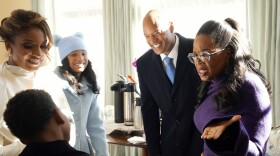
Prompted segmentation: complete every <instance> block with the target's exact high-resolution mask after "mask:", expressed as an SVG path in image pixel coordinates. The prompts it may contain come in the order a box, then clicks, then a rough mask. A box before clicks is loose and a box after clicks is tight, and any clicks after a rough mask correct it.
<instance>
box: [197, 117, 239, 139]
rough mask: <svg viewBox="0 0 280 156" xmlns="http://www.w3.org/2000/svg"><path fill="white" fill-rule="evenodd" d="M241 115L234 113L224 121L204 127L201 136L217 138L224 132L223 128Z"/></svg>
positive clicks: (203, 137)
mask: <svg viewBox="0 0 280 156" xmlns="http://www.w3.org/2000/svg"><path fill="white" fill-rule="evenodd" d="M240 118H241V115H235V116H233V117H232V118H231V119H229V120H226V121H221V122H218V123H214V124H212V125H209V126H208V127H206V128H205V129H204V131H203V133H202V135H201V138H202V139H204V140H210V139H213V140H217V139H218V138H219V137H220V136H221V135H222V134H223V132H224V130H225V129H226V128H227V127H228V126H229V125H231V124H232V123H234V122H236V121H239V120H240Z"/></svg>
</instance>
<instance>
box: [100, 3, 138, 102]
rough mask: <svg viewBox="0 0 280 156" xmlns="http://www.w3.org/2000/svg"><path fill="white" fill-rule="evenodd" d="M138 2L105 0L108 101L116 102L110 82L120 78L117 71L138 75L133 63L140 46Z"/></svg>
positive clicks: (106, 93)
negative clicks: (136, 33) (138, 39)
mask: <svg viewBox="0 0 280 156" xmlns="http://www.w3.org/2000/svg"><path fill="white" fill-rule="evenodd" d="M136 6H137V5H136V1H135V0H129V1H127V0H116V1H115V0H113V1H112V0H104V1H103V24H104V43H105V47H104V48H105V67H104V68H105V103H106V105H113V104H114V102H113V98H114V97H113V92H112V91H111V90H110V86H111V85H112V84H113V83H114V82H116V81H117V80H121V79H120V77H119V76H118V74H121V75H123V76H124V77H126V78H127V76H128V75H132V76H134V77H135V75H134V72H133V71H132V70H133V68H132V65H131V63H132V61H133V55H132V54H133V51H135V49H136V48H135V47H137V46H135V45H134V44H135V43H136V42H135V37H134V36H135V30H136V28H135V27H136V26H137V21H136V20H138V17H137V16H138V14H137V8H135V7H136ZM128 81H129V79H128Z"/></svg>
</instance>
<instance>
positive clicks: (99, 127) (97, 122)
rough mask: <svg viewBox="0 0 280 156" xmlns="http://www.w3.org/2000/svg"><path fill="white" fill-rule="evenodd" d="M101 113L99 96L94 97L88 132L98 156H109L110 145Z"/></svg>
mask: <svg viewBox="0 0 280 156" xmlns="http://www.w3.org/2000/svg"><path fill="white" fill-rule="evenodd" d="M100 111H101V110H100V105H99V104H98V103H97V95H94V99H93V100H92V103H91V107H90V110H89V116H88V122H87V132H88V135H89V136H90V140H91V142H92V145H93V147H94V149H95V151H96V156H109V150H108V143H107V141H106V134H105V129H104V125H103V120H102V117H101V112H100Z"/></svg>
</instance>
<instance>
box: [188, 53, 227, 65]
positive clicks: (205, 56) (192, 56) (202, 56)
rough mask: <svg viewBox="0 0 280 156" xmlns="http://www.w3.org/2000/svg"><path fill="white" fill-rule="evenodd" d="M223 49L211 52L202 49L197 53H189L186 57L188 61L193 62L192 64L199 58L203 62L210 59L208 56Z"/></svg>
mask: <svg viewBox="0 0 280 156" xmlns="http://www.w3.org/2000/svg"><path fill="white" fill-rule="evenodd" d="M223 50H224V49H222V50H219V51H216V52H213V53H210V52H208V51H202V52H200V54H199V55H198V54H195V53H189V54H188V58H189V60H190V62H191V63H193V64H194V62H195V61H196V60H197V59H199V60H200V61H201V62H204V63H205V62H209V61H210V58H211V56H212V55H215V54H218V53H219V52H222V51H223Z"/></svg>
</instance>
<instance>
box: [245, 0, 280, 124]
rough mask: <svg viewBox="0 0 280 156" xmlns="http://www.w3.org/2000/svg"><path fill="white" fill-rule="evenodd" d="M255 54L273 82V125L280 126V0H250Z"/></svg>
mask: <svg viewBox="0 0 280 156" xmlns="http://www.w3.org/2000/svg"><path fill="white" fill-rule="evenodd" d="M247 15H248V16H247V17H248V20H247V22H248V23H247V28H248V29H247V32H248V35H249V39H250V41H251V42H252V47H253V55H254V56H255V57H256V58H257V59H259V60H260V61H261V63H262V67H261V70H262V72H263V73H264V74H265V76H266V77H267V78H268V80H269V81H270V83H271V86H272V91H273V93H272V108H273V125H274V126H280V114H279V112H280V105H279V103H280V16H279V15H280V0H247Z"/></svg>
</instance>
